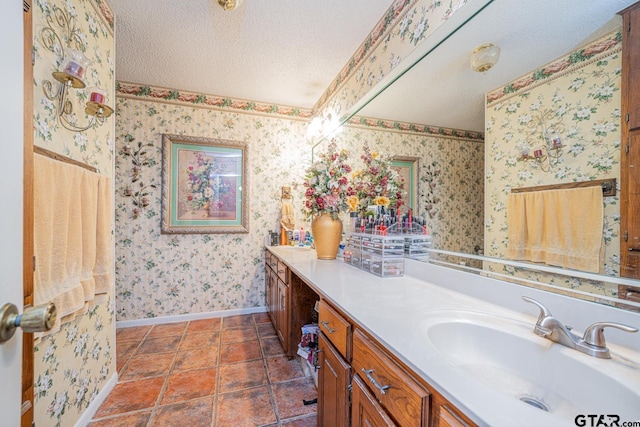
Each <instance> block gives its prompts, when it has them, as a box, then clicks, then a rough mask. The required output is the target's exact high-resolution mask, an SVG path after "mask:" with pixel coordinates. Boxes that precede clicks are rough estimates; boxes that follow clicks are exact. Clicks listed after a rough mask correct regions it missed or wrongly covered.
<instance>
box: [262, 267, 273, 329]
mask: <svg viewBox="0 0 640 427" xmlns="http://www.w3.org/2000/svg"><path fill="white" fill-rule="evenodd" d="M264 306H265V307H266V309H267V313H268V314H269V318H271V322H272V323H273V317H271V316H272V313H271V307H272V302H271V269H270V268H269V266H268V264H267V265H265V268H264Z"/></svg>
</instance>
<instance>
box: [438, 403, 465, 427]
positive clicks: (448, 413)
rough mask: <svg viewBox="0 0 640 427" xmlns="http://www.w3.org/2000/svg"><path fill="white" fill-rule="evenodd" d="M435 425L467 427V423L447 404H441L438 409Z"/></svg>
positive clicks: (440, 426)
mask: <svg viewBox="0 0 640 427" xmlns="http://www.w3.org/2000/svg"><path fill="white" fill-rule="evenodd" d="M434 427H436V426H434ZM437 427H469V424H467V423H466V422H465V421H464V420H463V419H462V418H461V417H460V416H459V415H458V414H457V413H456V412H455V411H454V410H452V409H451V408H450V407H449V406H448V405H442V406H440V407H439V411H438V417H437Z"/></svg>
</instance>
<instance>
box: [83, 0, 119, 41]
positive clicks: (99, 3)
mask: <svg viewBox="0 0 640 427" xmlns="http://www.w3.org/2000/svg"><path fill="white" fill-rule="evenodd" d="M89 3H90V4H91V6H93V9H94V10H95V12H96V15H98V16H99V17H100V18H101V19H102V20H103V21H104V23H105V24H107V28H108V30H109V34H111V35H112V36H113V30H114V27H115V19H114V15H113V10H111V6H110V5H109V3H107V1H106V0H90V1H89Z"/></svg>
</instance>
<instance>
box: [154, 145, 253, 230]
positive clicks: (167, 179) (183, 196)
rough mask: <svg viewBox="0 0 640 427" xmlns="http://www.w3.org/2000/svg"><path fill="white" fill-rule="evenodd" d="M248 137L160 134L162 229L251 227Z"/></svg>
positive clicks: (231, 228)
mask: <svg viewBox="0 0 640 427" xmlns="http://www.w3.org/2000/svg"><path fill="white" fill-rule="evenodd" d="M248 164H249V149H248V145H247V143H246V142H241V141H231V140H224V139H214V138H202V137H195V136H185V135H173V134H162V215H161V233H162V234H216V233H219V234H227V233H248V232H249V167H248Z"/></svg>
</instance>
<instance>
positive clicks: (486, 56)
mask: <svg viewBox="0 0 640 427" xmlns="http://www.w3.org/2000/svg"><path fill="white" fill-rule="evenodd" d="M498 58H500V48H499V47H498V46H494V45H493V44H491V43H487V44H483V45H480V46H478V47H477V48H475V49H474V50H473V52H471V56H470V57H469V65H470V66H471V69H472V70H473V71H477V72H479V73H484V72H485V71H488V70H489V69H490V68H491V67H493V66H494V65H496V62H498Z"/></svg>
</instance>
